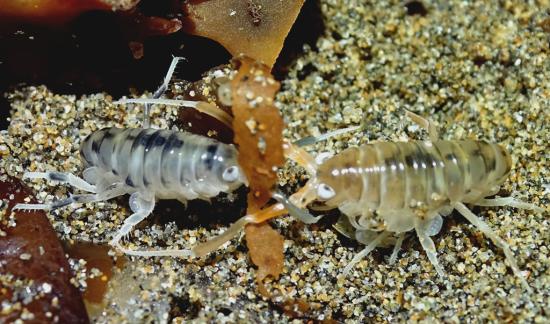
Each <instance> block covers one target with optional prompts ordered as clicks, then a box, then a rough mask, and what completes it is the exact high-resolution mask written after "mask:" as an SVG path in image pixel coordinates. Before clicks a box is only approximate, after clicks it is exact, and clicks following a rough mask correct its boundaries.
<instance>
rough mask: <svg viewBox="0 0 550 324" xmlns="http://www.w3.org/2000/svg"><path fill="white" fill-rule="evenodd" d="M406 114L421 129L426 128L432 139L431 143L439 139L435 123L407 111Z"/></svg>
mask: <svg viewBox="0 0 550 324" xmlns="http://www.w3.org/2000/svg"><path fill="white" fill-rule="evenodd" d="M405 114H406V115H407V117H409V118H410V119H411V120H412V121H413V122H415V123H416V124H418V125H419V126H420V127H422V128H424V129H425V130H427V131H428V136H429V138H430V141H432V142H435V141H436V140H438V139H439V133H438V131H437V128H436V127H435V124H434V122H433V121H431V120H429V119H426V118H423V117H420V116H419V115H417V114H415V113H413V112H411V111H408V110H406V111H405Z"/></svg>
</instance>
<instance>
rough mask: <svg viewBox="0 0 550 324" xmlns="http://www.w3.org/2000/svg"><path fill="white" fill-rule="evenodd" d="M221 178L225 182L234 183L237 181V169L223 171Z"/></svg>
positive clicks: (233, 167)
mask: <svg viewBox="0 0 550 324" xmlns="http://www.w3.org/2000/svg"><path fill="white" fill-rule="evenodd" d="M222 178H223V180H224V181H227V182H234V181H237V179H239V168H237V167H236V166H232V167H229V168H227V169H225V170H224V171H223V174H222Z"/></svg>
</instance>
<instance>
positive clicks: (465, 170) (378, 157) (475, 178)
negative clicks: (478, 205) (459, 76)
mask: <svg viewBox="0 0 550 324" xmlns="http://www.w3.org/2000/svg"><path fill="white" fill-rule="evenodd" d="M510 168H511V159H510V155H509V154H508V153H507V152H506V151H504V149H503V148H502V147H500V146H499V145H497V144H490V143H486V142H483V141H472V140H464V141H443V140H441V141H436V142H421V141H412V142H396V143H393V142H380V143H373V144H369V145H364V146H361V147H359V148H350V149H347V150H345V151H343V152H342V153H340V154H338V155H336V156H335V157H333V158H331V159H329V160H327V161H326V162H325V163H323V165H321V166H320V167H319V172H318V177H319V181H320V182H324V183H327V184H329V185H330V186H331V187H332V188H333V189H335V192H336V194H337V196H336V197H335V198H333V199H332V200H331V201H329V202H328V203H331V202H332V203H333V204H341V203H342V202H343V201H346V200H347V201H349V200H352V201H355V202H359V203H361V204H364V206H365V207H366V208H367V207H368V208H370V209H373V210H374V209H377V210H381V209H383V210H388V209H392V210H399V209H403V208H410V207H420V206H425V207H426V208H427V209H432V208H437V207H439V206H441V205H443V204H448V202H449V201H451V202H457V201H462V202H473V201H475V200H478V199H480V198H482V197H484V196H486V195H487V193H489V192H490V191H491V190H492V189H493V188H494V187H496V186H498V185H500V184H501V183H502V182H503V181H504V180H505V179H506V178H507V176H508V173H509V171H510Z"/></svg>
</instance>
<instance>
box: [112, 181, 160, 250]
mask: <svg viewBox="0 0 550 324" xmlns="http://www.w3.org/2000/svg"><path fill="white" fill-rule="evenodd" d="M130 208H131V209H132V211H133V212H134V213H133V214H132V215H131V216H130V217H128V218H126V220H124V224H123V225H122V227H121V228H120V229H119V230H118V232H117V233H116V235H115V236H114V237H113V239H112V240H111V242H109V244H111V245H112V246H116V247H117V248H119V249H120V250H123V251H124V252H126V250H125V249H124V248H122V247H121V246H120V240H121V239H122V238H123V237H124V236H126V235H128V234H130V231H131V230H132V228H133V227H134V226H135V225H137V224H138V223H139V222H141V221H142V220H144V219H145V217H147V216H148V215H149V214H151V213H152V212H153V209H154V208H155V198H154V197H142V195H141V194H140V193H139V192H135V193H133V194H132V196H131V197H130Z"/></svg>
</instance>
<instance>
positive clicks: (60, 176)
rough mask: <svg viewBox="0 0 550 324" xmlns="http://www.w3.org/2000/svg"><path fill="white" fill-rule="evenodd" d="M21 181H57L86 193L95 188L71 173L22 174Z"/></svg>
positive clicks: (94, 190) (93, 190)
mask: <svg viewBox="0 0 550 324" xmlns="http://www.w3.org/2000/svg"><path fill="white" fill-rule="evenodd" d="M23 179H48V180H52V181H59V182H61V183H66V184H68V185H71V186H73V187H75V188H76V189H80V190H83V191H87V192H96V187H95V186H94V185H91V184H89V183H88V182H86V181H84V179H81V178H79V177H77V176H75V175H73V174H72V173H65V172H25V174H23Z"/></svg>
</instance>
